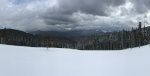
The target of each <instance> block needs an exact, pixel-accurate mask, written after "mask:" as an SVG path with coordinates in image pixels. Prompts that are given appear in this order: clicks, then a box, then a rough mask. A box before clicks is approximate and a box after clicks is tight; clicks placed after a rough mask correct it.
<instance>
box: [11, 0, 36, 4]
mask: <svg viewBox="0 0 150 76" xmlns="http://www.w3.org/2000/svg"><path fill="white" fill-rule="evenodd" d="M9 1H11V2H12V3H13V4H15V5H20V4H24V3H30V2H35V1H38V0H9Z"/></svg>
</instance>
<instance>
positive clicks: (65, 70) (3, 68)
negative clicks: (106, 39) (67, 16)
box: [0, 45, 150, 76]
mask: <svg viewBox="0 0 150 76" xmlns="http://www.w3.org/2000/svg"><path fill="white" fill-rule="evenodd" d="M149 50H150V45H147V46H143V47H141V48H133V49H126V50H121V51H79V50H72V49H59V48H49V49H48V50H47V48H32V47H20V46H9V45H0V76H150V59H149V58H150V51H149Z"/></svg>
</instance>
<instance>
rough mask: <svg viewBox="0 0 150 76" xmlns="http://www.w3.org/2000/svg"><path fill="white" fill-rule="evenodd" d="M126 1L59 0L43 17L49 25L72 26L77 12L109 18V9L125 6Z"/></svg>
mask: <svg viewBox="0 0 150 76" xmlns="http://www.w3.org/2000/svg"><path fill="white" fill-rule="evenodd" d="M125 2H126V1H125V0H58V5H57V6H56V7H54V8H50V9H49V10H48V11H47V12H46V14H45V15H44V16H43V17H44V20H45V22H46V23H47V24H48V25H56V24H71V23H75V21H76V19H74V18H72V15H73V14H74V13H76V12H82V13H85V14H92V15H95V16H96V15H98V16H109V12H107V10H109V7H117V6H120V5H122V4H124V3H125Z"/></svg>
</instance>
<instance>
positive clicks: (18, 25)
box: [0, 0, 150, 31]
mask: <svg viewBox="0 0 150 76" xmlns="http://www.w3.org/2000/svg"><path fill="white" fill-rule="evenodd" d="M0 1H1V2H0V27H1V28H2V27H7V28H15V29H21V30H26V31H30V30H71V29H92V28H110V27H120V28H128V27H136V25H137V23H138V21H143V20H144V19H145V20H146V21H145V24H146V26H149V23H150V22H149V19H150V17H149V16H150V11H149V9H150V5H149V3H150V1H149V0H0Z"/></svg>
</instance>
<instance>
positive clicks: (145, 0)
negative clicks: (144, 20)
mask: <svg viewBox="0 0 150 76" xmlns="http://www.w3.org/2000/svg"><path fill="white" fill-rule="evenodd" d="M130 1H131V2H132V3H133V4H134V8H135V10H136V13H138V14H143V13H147V12H148V11H149V9H150V0H130Z"/></svg>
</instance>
